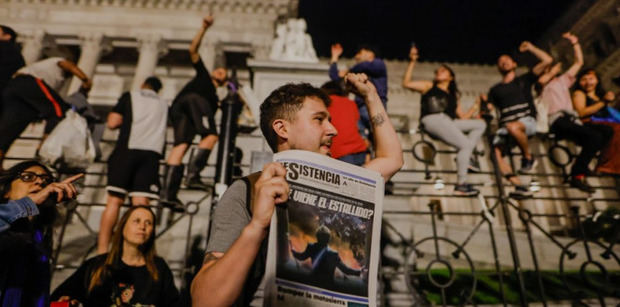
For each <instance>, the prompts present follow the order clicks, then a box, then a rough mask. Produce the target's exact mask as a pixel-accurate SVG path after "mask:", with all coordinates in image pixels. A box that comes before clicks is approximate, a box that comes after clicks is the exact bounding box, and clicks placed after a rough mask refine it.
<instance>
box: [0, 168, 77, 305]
mask: <svg viewBox="0 0 620 307" xmlns="http://www.w3.org/2000/svg"><path fill="white" fill-rule="evenodd" d="M81 176H82V174H80V175H76V176H73V177H71V178H68V179H66V180H64V181H62V182H55V179H54V176H53V174H52V172H51V171H50V170H49V169H48V168H47V167H45V166H44V165H43V164H41V163H39V162H37V161H24V162H21V163H18V164H16V165H14V166H13V167H11V168H9V169H7V170H6V171H3V172H1V173H0V305H2V306H48V305H49V285H50V266H49V257H50V254H51V246H52V240H51V237H52V231H51V226H52V223H53V222H54V220H55V217H56V204H57V203H59V202H61V201H63V200H65V199H71V198H74V197H75V196H76V195H77V190H76V189H75V187H74V186H73V185H72V184H71V183H72V182H73V181H75V180H77V179H78V178H80V177H81Z"/></svg>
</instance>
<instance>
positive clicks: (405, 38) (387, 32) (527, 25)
mask: <svg viewBox="0 0 620 307" xmlns="http://www.w3.org/2000/svg"><path fill="white" fill-rule="evenodd" d="M574 1H575V0H515V1H513V0H426V1H417V0H300V2H299V17H300V18H304V19H306V21H307V23H308V32H309V33H310V35H311V36H312V39H313V42H314V46H315V48H316V51H317V53H318V54H319V56H323V57H329V55H330V45H331V44H332V43H334V42H340V43H341V44H342V45H343V47H344V56H345V57H351V56H352V55H353V52H354V49H355V48H356V47H357V46H359V45H360V44H362V43H365V44H370V45H373V46H375V47H377V48H378V49H379V51H380V53H381V57H383V58H386V59H405V58H406V57H407V54H408V50H409V46H410V44H411V43H412V42H415V44H416V45H417V46H418V48H419V49H420V60H422V61H439V62H461V63H464V62H466V63H494V62H495V60H496V59H497V56H498V55H499V54H501V53H514V52H515V51H516V50H517V47H518V44H519V43H520V42H521V41H523V40H529V41H532V42H536V40H537V39H538V38H539V37H540V36H541V35H542V34H543V33H544V32H545V30H546V29H547V28H548V27H549V26H550V25H552V24H553V22H554V21H555V20H556V19H557V18H559V17H560V16H562V14H563V12H564V10H566V9H567V8H569V7H570V4H572V3H573V2H574ZM568 28H569V27H568V26H567V29H568Z"/></svg>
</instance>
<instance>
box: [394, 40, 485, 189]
mask: <svg viewBox="0 0 620 307" xmlns="http://www.w3.org/2000/svg"><path fill="white" fill-rule="evenodd" d="M409 58H410V60H411V61H410V62H409V65H408V67H407V71H406V72H405V76H404V77H403V87H405V88H407V89H410V90H412V91H416V92H419V93H421V94H422V100H421V102H420V106H421V112H420V123H421V124H422V125H423V127H424V130H426V131H427V132H428V133H430V134H432V135H433V136H435V137H437V138H439V139H441V140H443V141H444V142H446V143H448V144H450V145H452V146H454V147H456V148H457V149H458V154H457V157H456V164H457V168H458V171H457V184H456V185H455V187H454V193H455V194H457V195H470V196H475V195H478V193H479V192H480V191H478V190H477V189H475V188H474V187H473V186H472V185H471V184H467V183H465V182H466V180H467V171H468V169H472V170H474V171H476V170H477V171H479V168H477V167H476V166H475V164H474V163H472V162H471V157H472V152H473V151H474V149H475V148H476V144H477V143H478V142H479V141H480V137H481V136H482V134H483V133H484V131H485V130H486V124H485V122H483V121H481V120H479V119H474V118H473V117H474V114H476V112H478V110H479V107H480V100H477V101H476V102H475V103H474V105H473V106H472V107H471V108H470V109H469V110H468V111H467V112H464V111H463V110H462V109H461V104H460V101H459V96H460V93H459V90H458V87H457V85H456V80H455V77H456V76H455V75H454V72H453V71H452V69H450V67H448V66H447V65H441V66H439V68H437V70H435V78H434V79H433V80H432V81H430V80H415V81H414V80H412V79H411V75H412V73H413V69H414V67H415V64H416V61H417V59H418V48H416V47H415V46H414V47H411V49H410V51H409ZM472 164H473V165H472Z"/></svg>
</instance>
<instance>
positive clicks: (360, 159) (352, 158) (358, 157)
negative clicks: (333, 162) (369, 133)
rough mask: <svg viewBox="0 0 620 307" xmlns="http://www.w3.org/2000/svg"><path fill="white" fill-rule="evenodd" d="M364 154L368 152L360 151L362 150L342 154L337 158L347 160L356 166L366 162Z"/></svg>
mask: <svg viewBox="0 0 620 307" xmlns="http://www.w3.org/2000/svg"><path fill="white" fill-rule="evenodd" d="M366 154H368V152H366V151H362V152H358V153H354V154H349V155H346V156H342V157H340V158H338V160H340V161H343V162H347V163H350V164H354V165H357V166H362V165H364V163H366Z"/></svg>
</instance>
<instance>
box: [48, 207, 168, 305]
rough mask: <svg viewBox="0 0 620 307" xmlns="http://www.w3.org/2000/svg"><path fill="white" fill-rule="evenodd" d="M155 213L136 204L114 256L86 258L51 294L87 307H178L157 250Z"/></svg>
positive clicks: (117, 240) (120, 227)
mask: <svg viewBox="0 0 620 307" xmlns="http://www.w3.org/2000/svg"><path fill="white" fill-rule="evenodd" d="M154 221H155V214H154V213H153V211H151V209H149V207H147V206H133V207H131V208H129V209H128V210H127V211H126V212H125V214H124V215H123V217H122V218H121V220H120V222H119V225H118V228H117V229H116V231H115V232H114V237H113V238H112V248H111V250H110V252H109V253H107V254H103V255H99V256H96V257H93V258H91V259H88V260H86V262H84V263H83V264H82V265H81V266H80V267H79V268H78V269H77V270H76V271H75V272H74V273H73V274H72V275H71V276H69V278H67V280H65V281H64V282H63V283H62V284H61V285H60V286H58V288H56V290H54V292H53V293H52V296H51V298H52V300H53V301H69V302H71V303H73V304H77V303H78V302H79V303H81V304H82V305H83V306H102V307H109V306H165V307H168V306H175V305H177V304H178V300H179V292H178V290H177V288H176V286H175V285H174V278H173V276H172V272H171V271H170V268H169V267H168V265H167V264H166V261H165V260H164V259H162V258H160V257H158V256H157V253H156V251H155V234H156V231H155V223H154Z"/></svg>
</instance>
